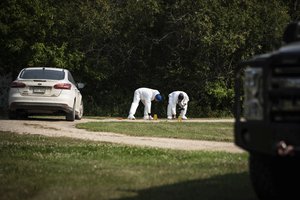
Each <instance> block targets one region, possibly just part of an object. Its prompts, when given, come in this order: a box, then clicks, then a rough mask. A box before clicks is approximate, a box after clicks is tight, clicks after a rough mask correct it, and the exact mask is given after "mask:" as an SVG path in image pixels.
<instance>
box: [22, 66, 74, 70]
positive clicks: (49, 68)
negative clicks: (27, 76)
mask: <svg viewBox="0 0 300 200" xmlns="http://www.w3.org/2000/svg"><path fill="white" fill-rule="evenodd" d="M32 69H47V70H55V71H64V70H66V71H68V70H67V69H63V68H56V67H27V68H24V69H23V70H32Z"/></svg>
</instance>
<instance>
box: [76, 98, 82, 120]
mask: <svg viewBox="0 0 300 200" xmlns="http://www.w3.org/2000/svg"><path fill="white" fill-rule="evenodd" d="M82 116H83V102H82V101H81V103H80V106H79V112H78V114H76V115H75V119H79V120H80V119H81V118H82Z"/></svg>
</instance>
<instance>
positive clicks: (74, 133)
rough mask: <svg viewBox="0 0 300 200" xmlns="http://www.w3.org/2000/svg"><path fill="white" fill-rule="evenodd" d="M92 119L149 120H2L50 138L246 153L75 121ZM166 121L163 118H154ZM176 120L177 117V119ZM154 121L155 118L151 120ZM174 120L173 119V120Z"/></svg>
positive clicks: (2, 125)
mask: <svg viewBox="0 0 300 200" xmlns="http://www.w3.org/2000/svg"><path fill="white" fill-rule="evenodd" d="M90 121H128V122H132V123H138V122H149V121H146V120H127V119H122V118H115V119H112V118H108V119H101V120H97V119H82V120H76V121H74V122H68V121H65V120H63V119H32V120H0V130H1V131H9V132H15V133H19V134H24V133H26V134H36V135H44V136H49V137H71V138H77V139H83V140H92V141H101V142H111V143H119V144H126V145H135V146H147V147H154V148H167V149H177V150H205V151H226V152H231V153H241V152H244V151H243V150H242V149H240V148H239V147H237V146H236V145H235V144H233V143H229V142H214V141H199V140H188V139H174V138H159V137H136V136H127V135H123V134H118V133H110V132H90V131H86V130H83V129H77V128H75V125H76V123H84V122H90ZM155 121H157V122H159V121H167V120H164V119H160V120H155ZM174 121H175V120H174ZM151 122H153V121H151ZM171 122H172V121H171ZM188 122H234V121H233V119H189V120H186V121H184V122H182V123H188Z"/></svg>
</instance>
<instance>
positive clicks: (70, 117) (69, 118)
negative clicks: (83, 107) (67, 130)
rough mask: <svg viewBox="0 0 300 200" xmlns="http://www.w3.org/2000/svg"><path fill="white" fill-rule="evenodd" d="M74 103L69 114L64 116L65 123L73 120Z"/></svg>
mask: <svg viewBox="0 0 300 200" xmlns="http://www.w3.org/2000/svg"><path fill="white" fill-rule="evenodd" d="M75 103H76V102H75V101H74V103H73V108H72V110H71V111H70V112H68V113H67V115H66V120H67V121H74V120H75Z"/></svg>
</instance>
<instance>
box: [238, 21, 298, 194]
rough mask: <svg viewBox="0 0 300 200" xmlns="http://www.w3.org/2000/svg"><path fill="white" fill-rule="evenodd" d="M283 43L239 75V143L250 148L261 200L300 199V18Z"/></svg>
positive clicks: (248, 63) (242, 67) (252, 176)
mask: <svg viewBox="0 0 300 200" xmlns="http://www.w3.org/2000/svg"><path fill="white" fill-rule="evenodd" d="M283 42H284V45H283V46H282V47H281V48H279V49H278V50H276V51H274V52H271V53H267V54H263V55H258V56H255V57H253V58H252V59H250V60H248V61H245V62H243V63H242V64H241V65H240V67H239V69H238V70H237V71H236V74H235V75H236V85H235V94H236V96H235V127H234V137H235V144H236V145H238V146H239V147H241V148H243V149H245V150H246V151H248V152H249V173H250V179H251V182H252V185H253V188H254V190H255V192H256V194H257V196H258V198H259V199H299V198H300V197H299V192H298V190H299V189H300V185H299V183H298V181H299V180H300V179H299V177H300V22H294V23H291V24H289V25H288V26H287V28H286V30H285V33H284V36H283Z"/></svg>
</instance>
